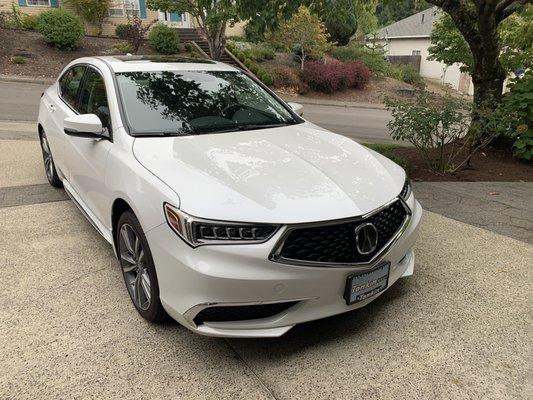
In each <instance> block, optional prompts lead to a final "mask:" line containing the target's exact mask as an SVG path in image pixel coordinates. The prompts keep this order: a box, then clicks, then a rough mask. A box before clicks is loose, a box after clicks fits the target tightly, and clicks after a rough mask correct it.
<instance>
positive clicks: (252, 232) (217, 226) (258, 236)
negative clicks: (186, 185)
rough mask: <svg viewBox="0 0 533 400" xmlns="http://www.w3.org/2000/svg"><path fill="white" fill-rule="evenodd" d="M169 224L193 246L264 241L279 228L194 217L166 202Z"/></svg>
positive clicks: (276, 226) (165, 208) (165, 207)
mask: <svg viewBox="0 0 533 400" xmlns="http://www.w3.org/2000/svg"><path fill="white" fill-rule="evenodd" d="M164 210H165V216H166V219H167V222H168V225H169V226H170V227H171V228H172V230H173V231H174V232H176V233H177V234H178V235H179V236H180V237H181V238H182V239H183V240H185V241H186V242H187V243H188V244H190V245H191V246H193V247H197V246H201V245H204V244H238V243H262V242H266V241H267V240H268V239H270V238H271V237H272V236H273V235H274V233H276V231H277V230H278V228H279V226H278V225H269V224H246V223H240V222H227V221H215V220H207V219H203V218H197V217H193V216H191V215H188V214H186V213H184V212H183V211H181V210H178V209H177V208H175V207H173V206H171V205H170V204H167V203H165V204H164Z"/></svg>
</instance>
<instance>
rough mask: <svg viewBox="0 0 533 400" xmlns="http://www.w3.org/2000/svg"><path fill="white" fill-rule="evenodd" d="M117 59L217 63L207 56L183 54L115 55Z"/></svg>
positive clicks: (126, 60)
mask: <svg viewBox="0 0 533 400" xmlns="http://www.w3.org/2000/svg"><path fill="white" fill-rule="evenodd" d="M114 58H116V59H117V60H120V61H124V62H135V61H137V62H139V61H148V62H157V63H195V64H215V62H214V61H213V60H208V59H205V58H193V57H183V56H158V55H150V56H146V55H145V56H133V55H132V56H114Z"/></svg>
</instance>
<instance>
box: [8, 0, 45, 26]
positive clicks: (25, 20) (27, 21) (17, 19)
mask: <svg viewBox="0 0 533 400" xmlns="http://www.w3.org/2000/svg"><path fill="white" fill-rule="evenodd" d="M37 20H38V16H37V15H28V14H24V13H23V12H21V11H20V7H18V6H17V5H15V3H14V2H13V3H11V11H10V12H8V11H1V12H0V28H15V29H24V30H27V31H32V30H34V29H35V27H36V26H37Z"/></svg>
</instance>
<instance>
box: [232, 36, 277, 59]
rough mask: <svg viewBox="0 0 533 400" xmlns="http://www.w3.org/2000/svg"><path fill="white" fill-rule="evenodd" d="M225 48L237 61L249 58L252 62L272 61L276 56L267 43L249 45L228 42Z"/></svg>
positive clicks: (246, 43) (242, 42) (247, 43)
mask: <svg viewBox="0 0 533 400" xmlns="http://www.w3.org/2000/svg"><path fill="white" fill-rule="evenodd" d="M226 48H227V49H228V50H229V51H231V52H232V53H233V55H234V56H235V57H237V58H238V59H239V60H241V61H242V60H244V59H246V58H249V59H251V60H253V61H263V60H272V59H273V58H274V57H275V56H276V52H275V51H274V48H273V47H272V46H271V45H269V44H268V43H258V44H256V43H249V42H245V41H242V40H241V41H233V40H230V41H228V42H227V43H226Z"/></svg>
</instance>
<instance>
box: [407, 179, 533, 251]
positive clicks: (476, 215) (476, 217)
mask: <svg viewBox="0 0 533 400" xmlns="http://www.w3.org/2000/svg"><path fill="white" fill-rule="evenodd" d="M413 190H414V192H415V195H416V197H417V199H418V201H420V203H421V204H422V207H424V209H426V210H429V211H432V212H435V213H437V214H441V215H444V216H446V217H448V218H452V219H455V220H457V221H461V222H465V223H467V224H470V225H474V226H477V227H480V228H483V229H487V230H489V231H492V232H496V233H499V234H501V235H505V236H509V237H512V238H514V239H518V240H521V241H523V242H526V243H530V244H533V202H532V201H531V199H533V182H413ZM465 240H468V238H465Z"/></svg>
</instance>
